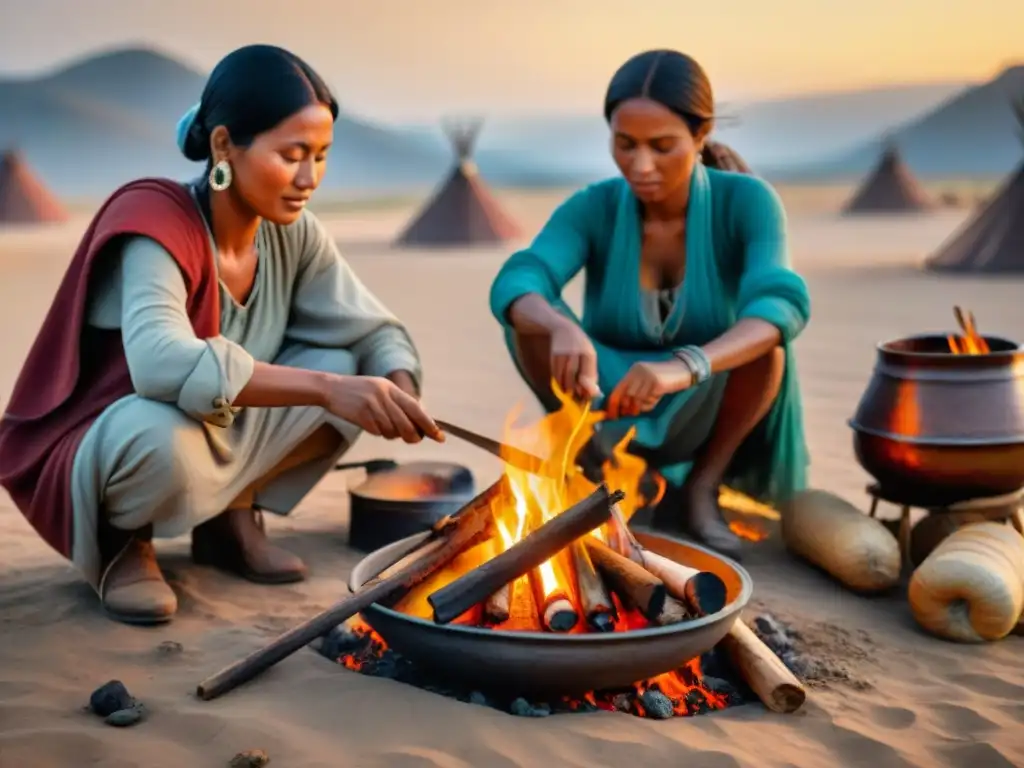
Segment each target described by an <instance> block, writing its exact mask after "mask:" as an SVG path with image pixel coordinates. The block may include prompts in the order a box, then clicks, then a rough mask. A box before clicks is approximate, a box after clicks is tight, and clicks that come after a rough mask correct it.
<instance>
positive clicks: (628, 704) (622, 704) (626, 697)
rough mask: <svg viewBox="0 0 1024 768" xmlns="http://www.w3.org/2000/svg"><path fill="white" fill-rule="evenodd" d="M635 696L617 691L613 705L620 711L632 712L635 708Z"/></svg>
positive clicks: (613, 698)
mask: <svg viewBox="0 0 1024 768" xmlns="http://www.w3.org/2000/svg"><path fill="white" fill-rule="evenodd" d="M634 698H635V697H634V696H633V694H631V693H617V694H615V695H614V696H612V706H613V707H615V709H616V710H617V711H619V712H630V711H632V709H633V699H634Z"/></svg>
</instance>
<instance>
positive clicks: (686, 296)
mask: <svg viewBox="0 0 1024 768" xmlns="http://www.w3.org/2000/svg"><path fill="white" fill-rule="evenodd" d="M604 109H605V117H606V119H607V120H608V122H609V125H610V127H611V131H612V139H611V141H612V155H613V156H614V158H615V162H616V164H617V165H618V167H619V170H620V171H621V174H622V177H621V178H618V177H617V178H614V179H609V180H606V181H602V182H599V183H596V184H593V185H591V186H589V187H586V188H585V189H582V190H581V191H579V192H577V193H575V194H574V195H572V197H570V198H569V199H568V200H566V201H565V202H564V203H562V205H561V206H559V208H558V209H557V210H556V211H555V212H554V213H553V214H552V216H551V218H550V220H549V221H548V222H547V224H546V225H545V226H544V228H543V229H542V230H541V232H540V233H539V234H538V235H537V237H536V238H535V239H534V241H533V243H532V244H531V245H530V246H529V247H528V248H526V249H525V250H522V251H519V252H518V253H515V254H513V255H512V256H511V258H509V260H508V261H507V262H506V263H505V265H504V266H503V267H502V269H501V271H500V272H499V273H498V275H497V277H496V278H495V280H494V284H493V286H492V289H491V308H492V311H493V312H494V315H495V316H496V317H497V318H498V320H499V321H500V322H501V323H502V324H503V326H504V327H505V330H506V340H507V343H508V347H509V351H510V353H511V354H512V357H513V360H514V361H515V363H516V366H517V368H518V370H519V372H520V374H521V375H522V376H523V378H524V379H525V381H526V382H527V383H528V384H529V386H530V387H531V389H532V390H533V391H534V393H535V394H536V395H537V397H538V398H539V399H540V400H541V402H542V403H543V404H544V406H545V407H546V408H548V409H549V410H554V409H557V408H558V407H559V401H558V399H557V398H556V397H555V396H554V394H553V392H552V388H551V383H552V382H556V383H557V384H558V385H559V386H560V387H561V389H562V390H563V391H565V392H569V393H572V394H574V395H576V396H579V397H584V398H590V399H595V406H597V407H599V408H603V409H604V410H605V411H606V412H607V417H608V418H607V420H606V421H605V422H603V424H602V427H603V428H602V429H601V431H600V432H599V433H598V434H599V438H600V436H601V435H604V436H605V439H604V442H605V443H611V442H614V441H615V440H616V439H619V438H621V437H622V436H624V435H625V434H626V432H627V430H628V429H629V428H630V427H635V428H636V433H635V436H634V438H633V441H632V443H631V445H630V451H631V452H633V453H636V454H638V455H640V456H643V457H644V458H645V459H646V460H647V461H648V463H649V465H650V466H651V467H654V468H655V469H656V470H657V471H658V472H659V473H660V474H661V475H662V476H663V477H664V478H665V479H666V481H667V483H668V490H667V492H666V494H665V496H664V498H663V500H662V502H661V504H660V505H659V508H658V510H657V513H656V518H655V521H656V524H657V525H659V527H666V528H669V529H672V528H675V529H678V530H679V531H680V532H684V533H688V534H690V535H691V536H692V537H694V538H696V539H697V540H699V541H702V542H704V543H706V544H708V545H709V546H712V547H714V548H715V549H718V550H719V551H722V552H725V553H728V554H732V555H736V554H737V553H738V547H739V540H738V538H737V537H736V536H735V535H734V534H733V533H732V532H731V531H730V530H729V528H728V526H727V525H726V524H725V522H724V521H723V519H722V516H721V510H720V509H719V507H718V488H719V486H720V484H722V483H725V484H727V485H729V486H730V487H732V488H734V489H736V490H738V491H741V492H743V493H747V494H749V495H750V496H753V497H754V498H756V499H759V500H761V501H766V502H769V503H772V502H778V501H779V500H781V499H783V498H785V497H786V496H788V495H790V494H792V493H793V492H795V491H798V490H800V489H802V488H804V487H805V482H806V468H807V463H808V459H807V451H806V447H805V443H804V430H803V419H802V413H801V402H800V392H799V388H798V383H797V377H796V371H795V367H794V358H793V351H792V347H791V344H792V342H793V340H794V339H795V338H796V337H797V335H798V334H799V333H800V332H801V331H802V330H803V328H804V326H805V325H806V323H807V320H808V317H809V314H810V302H809V299H808V295H807V287H806V285H805V283H804V281H803V279H802V278H801V277H800V276H799V275H798V274H797V273H796V272H794V271H793V270H792V269H791V268H790V264H789V254H788V246H787V237H786V220H785V213H784V211H783V209H782V205H781V203H780V201H779V198H778V197H777V196H776V194H775V192H774V191H773V190H772V188H771V187H770V186H769V185H768V184H767V183H765V182H764V181H761V180H760V179H757V178H755V177H754V176H751V175H749V174H746V173H738V172H734V171H726V170H722V169H715V168H711V167H708V166H709V165H711V164H712V161H715V160H719V162H716V163H715V164H716V165H723V166H729V165H730V163H729V162H724V163H723V162H720V161H721V159H722V158H726V159H728V158H729V157H730V153H729V152H728V151H726V150H724V148H722V147H721V146H720V145H708V143H707V136H708V134H709V133H710V131H711V128H712V125H713V120H714V103H713V98H712V90H711V85H710V83H709V81H708V78H707V75H706V74H705V73H704V71H703V69H702V68H701V67H700V65H698V64H697V62H695V61H694V60H693V59H691V58H690V57H689V56H686V55H684V54H682V53H678V52H675V51H668V50H658V51H648V52H646V53H642V54H640V55H638V56H635V57H634V58H632V59H630V60H629V61H627V62H626V63H625V64H624V65H623V66H622V67H621V68H620V69H619V70H618V72H616V74H615V76H614V77H613V78H612V81H611V83H610V85H609V86H608V92H607V95H606V97H605V107H604ZM702 155H703V156H704V158H703V159H706V160H707V162H706V163H705V162H704V161H703V159H702ZM732 167H733V168H736V165H735V163H733V164H732ZM581 271H582V272H583V275H584V297H583V313H582V317H580V318H577V317H576V316H575V314H574V313H573V312H572V310H571V309H570V308H569V307H568V306H567V305H566V303H565V301H564V300H563V298H562V290H563V288H564V287H565V285H566V284H567V283H568V282H569V281H570V280H572V279H573V277H575V276H576V275H577V274H578V273H579V272H581ZM598 442H600V439H598Z"/></svg>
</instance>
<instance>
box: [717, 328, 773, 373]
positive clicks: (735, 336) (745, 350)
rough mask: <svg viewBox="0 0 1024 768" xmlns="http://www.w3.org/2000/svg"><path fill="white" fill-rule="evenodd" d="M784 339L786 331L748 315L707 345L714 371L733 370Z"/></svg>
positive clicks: (769, 349) (768, 350)
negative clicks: (782, 332)
mask: <svg viewBox="0 0 1024 768" xmlns="http://www.w3.org/2000/svg"><path fill="white" fill-rule="evenodd" d="M781 342H782V334H781V333H780V332H779V329H778V328H776V327H775V326H774V325H772V324H771V323H768V322H766V321H764V320H760V319H758V318H746V319H743V320H740V321H739V322H738V323H736V325H734V326H733V327H732V328H730V329H729V330H728V331H726V332H725V333H723V334H722V335H721V336H719V337H718V338H717V339H714V340H713V341H710V342H708V343H707V344H705V345H704V346H703V350H704V354H705V355H707V356H708V359H709V360H710V361H711V370H712V372H714V373H722V372H723V371H731V370H733V369H734V368H739V367H740V366H742V365H746V364H747V363H749V362H752V361H754V360H757V358H759V357H762V356H763V355H766V354H768V353H769V352H770V351H771V350H772V349H774V348H775V347H777V346H779V344H780V343H781Z"/></svg>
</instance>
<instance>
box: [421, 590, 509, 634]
mask: <svg viewBox="0 0 1024 768" xmlns="http://www.w3.org/2000/svg"><path fill="white" fill-rule="evenodd" d="M431 610H433V609H431ZM511 613H512V584H506V585H505V586H503V587H500V588H499V589H498V591H497V592H495V593H494V594H493V595H491V596H490V597H488V598H487V601H486V602H485V603H484V621H486V622H487V623H488V624H504V623H505V622H506V621H508V620H509V617H510V616H511Z"/></svg>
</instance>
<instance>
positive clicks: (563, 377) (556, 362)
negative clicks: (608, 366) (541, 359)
mask: <svg viewBox="0 0 1024 768" xmlns="http://www.w3.org/2000/svg"><path fill="white" fill-rule="evenodd" d="M551 376H552V378H554V380H555V381H556V382H557V383H558V386H559V387H561V388H562V391H563V392H565V393H566V394H570V395H576V396H577V397H580V398H582V399H584V400H593V399H594V398H595V397H599V396H600V395H601V390H600V388H599V387H598V385H597V350H595V349H594V345H593V343H592V342H591V341H590V339H589V338H588V336H587V334H586V333H584V331H583V329H582V328H580V327H579V326H578V325H576V324H575V323H573V322H572V321H570V320H566V321H565V322H561V323H559V324H558V325H557V326H556V327H555V328H554V330H552V332H551Z"/></svg>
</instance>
